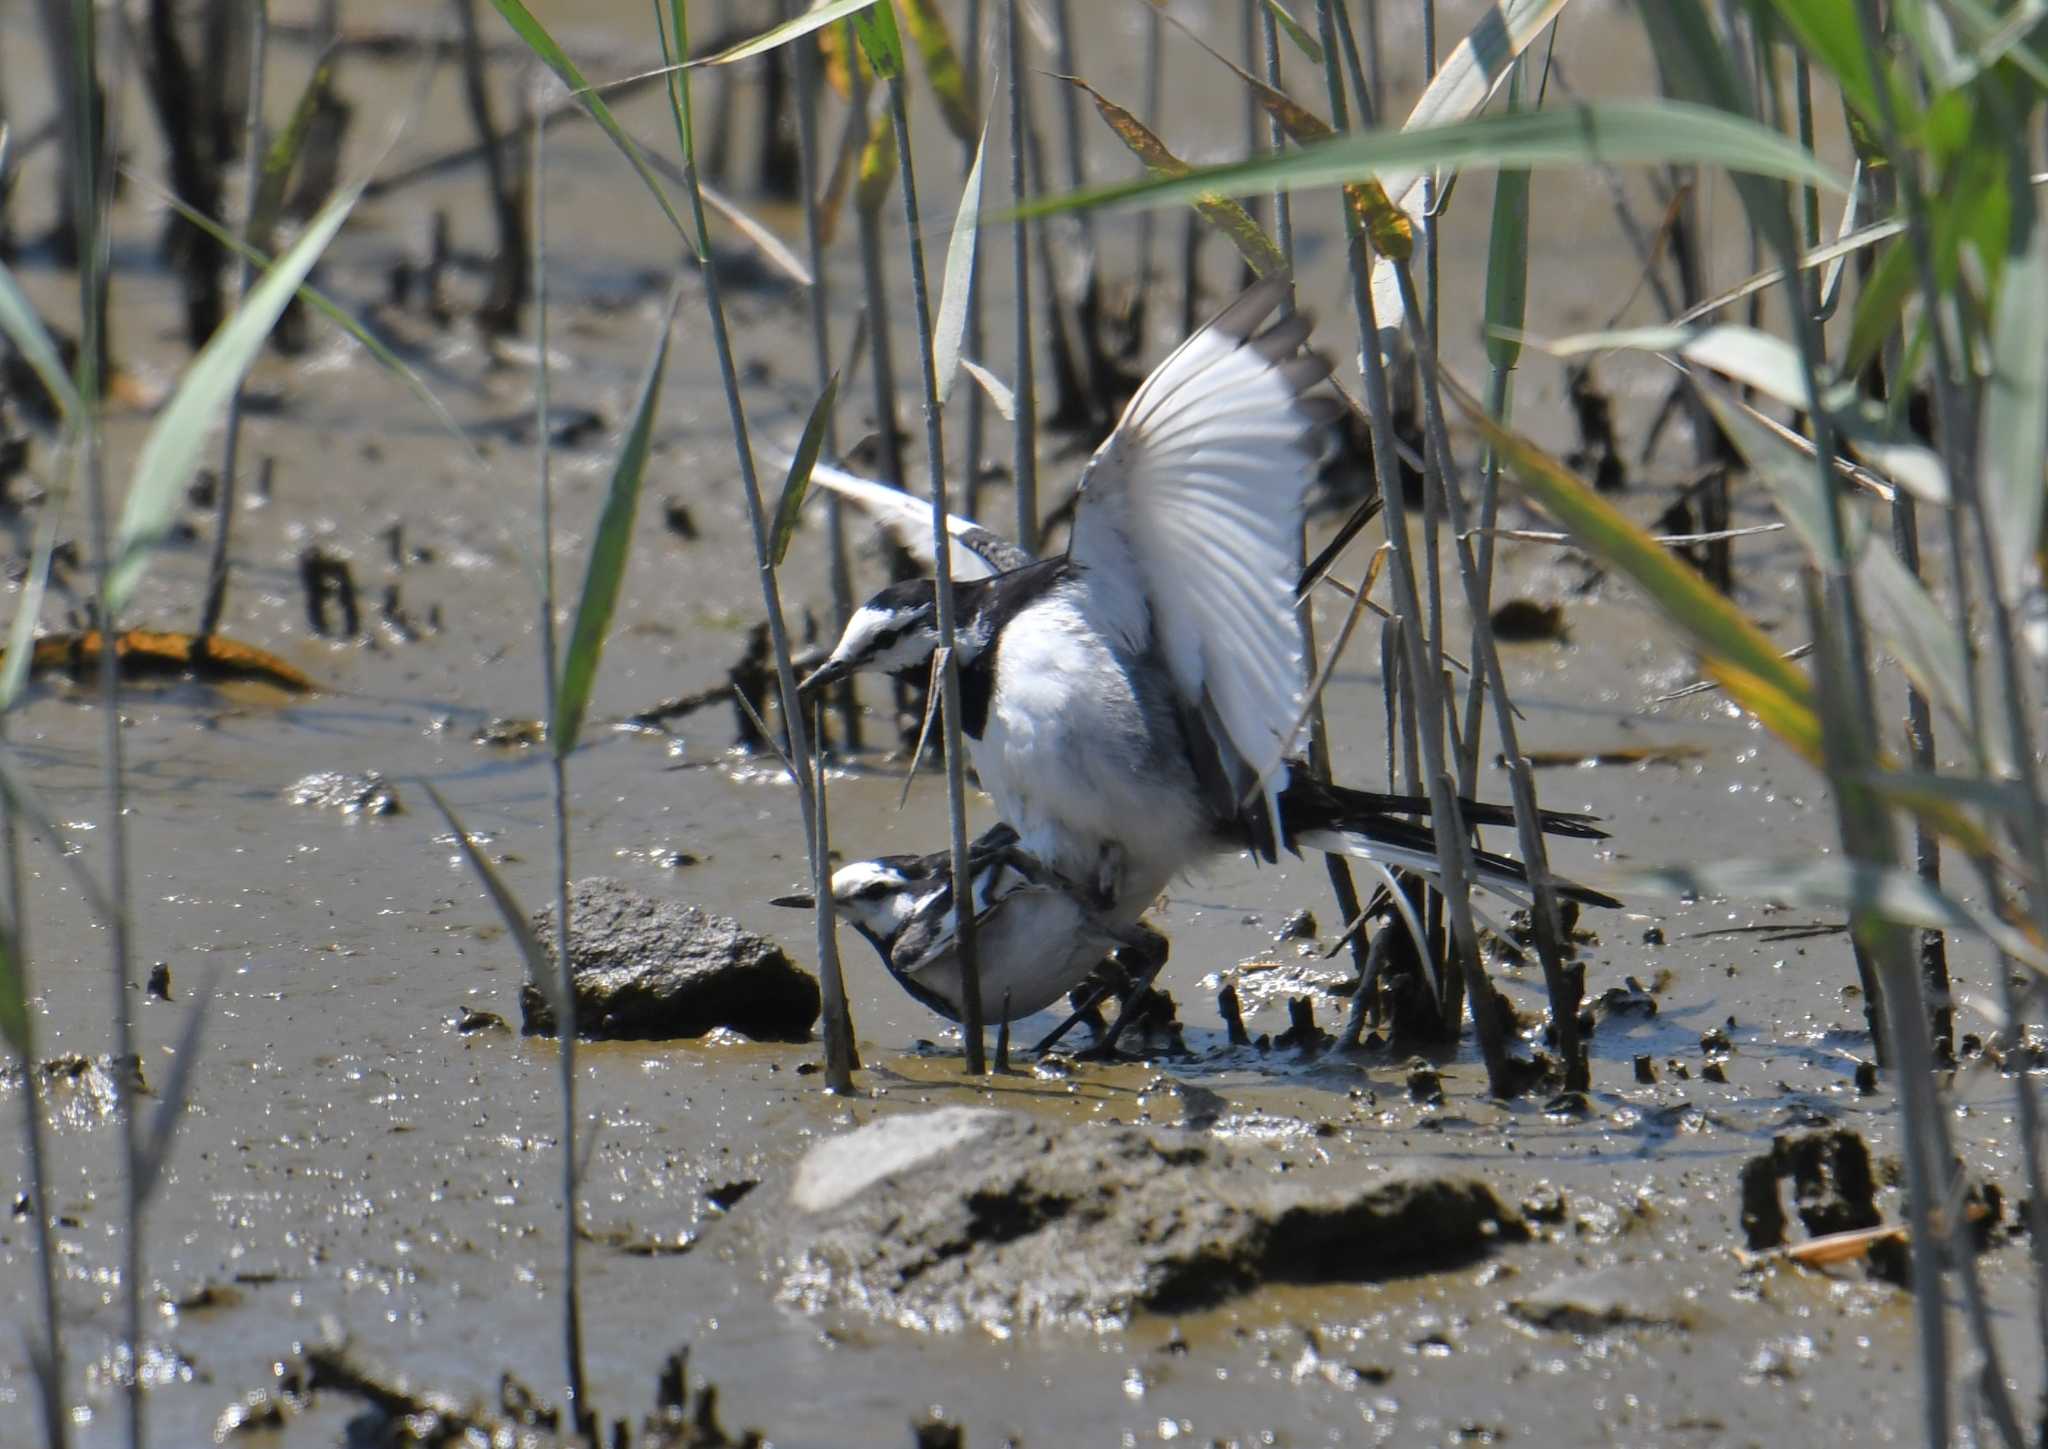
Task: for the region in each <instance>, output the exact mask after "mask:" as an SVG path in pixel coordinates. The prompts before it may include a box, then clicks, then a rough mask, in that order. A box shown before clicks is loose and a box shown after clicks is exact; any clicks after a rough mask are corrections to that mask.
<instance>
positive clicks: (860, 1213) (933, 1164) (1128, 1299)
mask: <svg viewBox="0 0 2048 1449" xmlns="http://www.w3.org/2000/svg"><path fill="white" fill-rule="evenodd" d="M1274 1165H1275V1159H1274V1156H1273V1154H1272V1153H1271V1152H1269V1151H1267V1150H1265V1149H1260V1148H1255V1147H1244V1146H1239V1145H1236V1144H1233V1143H1227V1142H1220V1141H1218V1140H1217V1139H1215V1138H1214V1137H1212V1136H1210V1135H1208V1134H1205V1133H1194V1132H1183V1131H1176V1130H1171V1129H1150V1130H1148V1129H1144V1128H1138V1127H1070V1128H1063V1127H1059V1126H1055V1125H1052V1124H1048V1123H1043V1122H1039V1121H1035V1120H1033V1119H1031V1118H1028V1117H1025V1116H1023V1115H1021V1114H1018V1113H1012V1112H1000V1111H994V1110H991V1109H988V1108H980V1107H947V1108H942V1109H940V1110H938V1111H935V1112H925V1113H917V1114H901V1115H895V1116H889V1117H884V1118H881V1119H879V1120H877V1121H874V1122H870V1123H868V1124H867V1125H866V1126H864V1127H861V1128H858V1129H856V1130H855V1131H852V1132H849V1133H846V1134H844V1135H842V1136H839V1137H835V1138H831V1139H829V1140H827V1141H825V1142H821V1143H819V1144H818V1145H817V1146H815V1147H813V1148H812V1149H811V1150H810V1152H809V1153H808V1154H806V1156H805V1157H804V1158H803V1160H802V1161H801V1162H800V1163H799V1164H798V1166H797V1168H796V1171H795V1173H794V1175H793V1177H792V1178H791V1180H790V1184H789V1187H788V1188H787V1190H786V1191H785V1192H783V1193H782V1194H780V1195H779V1201H777V1202H776V1203H775V1205H774V1206H772V1207H770V1208H769V1209H768V1210H767V1212H766V1214H765V1215H762V1216H756V1217H753V1218H750V1219H748V1218H746V1215H745V1214H742V1215H741V1217H742V1219H745V1220H747V1221H749V1222H750V1223H751V1224H752V1225H753V1228H752V1230H753V1231H755V1232H757V1233H758V1235H759V1239H760V1242H761V1243H762V1245H763V1246H764V1248H765V1249H766V1251H767V1253H768V1255H769V1257H770V1258H771V1260H772V1261H773V1265H774V1266H773V1272H774V1274H775V1275H776V1276H777V1277H778V1278H779V1279H780V1280H781V1296H782V1298H783V1299H784V1301H786V1302H789V1303H792V1304H795V1305H797V1306H799V1307H802V1308H805V1309H809V1310H815V1309H819V1308H823V1307H825V1306H827V1305H836V1306H845V1307H853V1308H859V1309H861V1310H863V1311H866V1312H870V1313H874V1314H876V1315H878V1316H881V1317H883V1318H886V1319H889V1320H892V1321H894V1322H896V1323H899V1324H902V1325H904V1326H906V1327H914V1328H923V1329H951V1328H959V1327H964V1326H967V1325H971V1324H972V1325H980V1326H982V1327H984V1328H987V1329H989V1330H991V1331H994V1332H998V1333H1008V1332H1011V1331H1014V1330H1017V1329H1020V1328H1030V1327H1036V1326H1048V1325H1053V1324H1071V1325H1075V1326H1085V1327H1094V1328H1113V1327H1119V1326H1121V1325H1123V1324H1125V1323H1127V1322H1128V1321H1129V1320H1130V1319H1131V1318H1132V1317H1133V1316H1134V1315H1135V1314H1138V1313H1144V1312H1154V1313H1169V1314H1172V1313H1183V1312H1188V1311H1192V1310H1194V1309H1197V1308H1201V1307H1205V1306H1208V1305H1212V1304H1216V1303H1220V1302H1223V1301H1225V1300H1228V1299H1230V1298H1233V1297H1236V1296H1238V1295H1239V1294H1242V1293H1245V1292H1247V1291H1249V1290H1251V1289H1253V1288H1255V1287H1257V1286H1258V1285H1260V1284H1262V1283H1269V1282H1279V1283H1327V1282H1372V1281H1378V1280H1381V1279H1385V1278H1389V1277H1397V1276H1404V1275H1406V1274H1409V1273H1413V1272H1417V1271H1422V1270H1424V1269H1427V1268H1432V1267H1443V1266H1448V1265H1452V1264H1458V1263H1467V1262H1471V1261H1473V1260H1476V1259H1478V1258H1480V1257H1483V1256H1484V1255H1486V1254H1487V1253H1488V1252H1490V1251H1491V1250H1492V1249H1493V1247H1494V1246H1495V1245H1496V1244H1497V1243H1500V1242H1502V1241H1508V1240H1513V1241H1520V1240H1522V1239H1524V1238H1526V1237H1527V1235H1528V1230H1527V1228H1526V1227H1525V1226H1524V1225H1523V1223H1522V1221H1521V1219H1520V1218H1519V1217H1517V1216H1516V1215H1515V1214H1514V1213H1513V1212H1511V1211H1510V1210H1508V1209H1507V1208H1505V1207H1503V1206H1502V1205H1501V1203H1500V1202H1499V1200H1498V1199H1496V1198H1495V1196H1494V1194H1493V1191H1492V1189H1491V1188H1489V1187H1488V1186H1487V1185H1486V1184H1485V1183H1484V1182H1483V1181H1481V1180H1480V1179H1478V1178H1476V1177H1471V1176H1464V1175H1439V1174H1434V1173H1428V1172H1405V1173H1395V1174H1392V1175H1383V1176H1380V1177H1377V1178H1366V1177H1364V1176H1363V1175H1362V1173H1358V1172H1354V1171H1352V1170H1349V1169H1345V1168H1336V1167H1332V1168H1323V1169H1311V1170H1297V1171H1295V1172H1291V1173H1288V1174H1286V1175H1285V1176H1284V1177H1282V1176H1279V1175H1278V1174H1276V1173H1275V1171H1274ZM751 1211H752V1209H751V1208H750V1209H749V1212H751Z"/></svg>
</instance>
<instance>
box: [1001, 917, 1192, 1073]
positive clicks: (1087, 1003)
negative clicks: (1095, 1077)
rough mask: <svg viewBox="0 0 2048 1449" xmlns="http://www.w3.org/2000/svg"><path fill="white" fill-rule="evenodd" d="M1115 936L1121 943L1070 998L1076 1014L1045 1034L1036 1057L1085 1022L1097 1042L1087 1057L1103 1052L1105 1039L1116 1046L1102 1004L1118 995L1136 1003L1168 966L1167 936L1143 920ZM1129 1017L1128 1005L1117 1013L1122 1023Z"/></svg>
mask: <svg viewBox="0 0 2048 1449" xmlns="http://www.w3.org/2000/svg"><path fill="white" fill-rule="evenodd" d="M1112 934H1113V935H1114V936H1115V937H1116V939H1117V940H1118V941H1120V942H1121V943H1122V944H1121V945H1119V946H1118V947H1117V949H1116V950H1115V951H1114V952H1113V953H1112V954H1111V955H1110V956H1108V957H1107V958H1106V959H1105V960H1104V961H1103V963H1102V964H1101V965H1100V966H1098V967H1096V968H1095V970H1094V971H1093V972H1092V973H1090V975H1089V978H1088V981H1087V983H1086V984H1085V985H1083V986H1082V987H1080V988H1078V989H1076V990H1075V991H1073V992H1072V993H1070V994H1069V995H1068V998H1067V999H1068V1000H1069V1001H1071V1002H1072V1003H1073V1004H1074V1011H1073V1013H1072V1014H1071V1015H1070V1016H1068V1017H1067V1019H1066V1020H1065V1021H1062V1022H1061V1023H1060V1024H1059V1025H1058V1026H1056V1027H1054V1028H1053V1029H1052V1030H1051V1031H1049V1032H1047V1033H1046V1034H1045V1036H1044V1038H1043V1039H1042V1040H1040V1042H1039V1043H1038V1045H1037V1046H1036V1047H1034V1048H1032V1051H1033V1052H1034V1054H1036V1055H1038V1056H1044V1055H1045V1054H1046V1053H1047V1052H1049V1051H1051V1050H1052V1049H1053V1048H1054V1047H1055V1046H1057V1045H1058V1044H1059V1042H1060V1039H1061V1038H1062V1037H1064V1036H1065V1035H1066V1034H1067V1033H1068V1032H1070V1031H1072V1030H1073V1029H1074V1028H1075V1027H1077V1026H1079V1025H1080V1024H1081V1023H1082V1022H1084V1021H1085V1022H1087V1023H1088V1027H1089V1030H1090V1031H1092V1032H1093V1033H1094V1035H1095V1043H1096V1044H1095V1045H1093V1046H1090V1047H1089V1048H1088V1050H1087V1051H1086V1052H1084V1053H1083V1055H1084V1056H1090V1055H1093V1054H1095V1053H1097V1052H1099V1051H1101V1050H1102V1043H1103V1042H1104V1040H1105V1039H1107V1040H1108V1041H1110V1042H1111V1043H1112V1044H1113V1043H1114V1041H1115V1037H1114V1036H1113V1035H1112V1034H1111V1033H1110V1032H1109V1031H1108V1030H1106V1029H1105V1023H1104V1022H1103V1020H1102V1003H1103V1002H1104V1001H1106V1000H1108V999H1109V997H1110V995H1111V993H1115V994H1116V995H1117V996H1119V997H1121V998H1122V999H1123V1000H1124V1001H1125V1002H1126V1003H1129V1002H1132V1001H1136V1000H1137V999H1138V998H1139V997H1140V996H1142V995H1143V994H1144V992H1145V991H1146V989H1147V988H1149V987H1150V986H1151V984H1152V978H1153V977H1155V976H1157V975H1158V974H1159V968H1160V967H1161V966H1163V965H1165V964H1166V952H1167V942H1166V937H1165V936H1163V935H1161V934H1160V933H1159V932H1157V931H1155V930H1153V929H1152V928H1151V927H1150V926H1148V925H1146V924H1145V923H1144V922H1143V921H1134V922H1132V923H1131V924H1130V925H1129V926H1126V927H1124V928H1122V929H1120V930H1116V931H1114V932H1112ZM1155 958H1156V959H1155ZM1118 974H1121V975H1122V977H1123V980H1122V981H1121V982H1119V981H1118V980H1117V975H1118ZM1128 1015H1130V1009H1129V1007H1128V1005H1127V1006H1126V1007H1125V1008H1124V1010H1123V1011H1121V1012H1120V1013H1119V1014H1118V1016H1117V1020H1118V1022H1119V1023H1121V1022H1122V1021H1123V1019H1124V1017H1126V1016H1128Z"/></svg>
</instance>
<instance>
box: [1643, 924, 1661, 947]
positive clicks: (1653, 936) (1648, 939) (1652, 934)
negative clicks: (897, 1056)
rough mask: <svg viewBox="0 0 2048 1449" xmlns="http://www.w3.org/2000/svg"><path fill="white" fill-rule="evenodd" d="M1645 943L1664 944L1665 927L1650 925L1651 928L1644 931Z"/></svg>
mask: <svg viewBox="0 0 2048 1449" xmlns="http://www.w3.org/2000/svg"><path fill="white" fill-rule="evenodd" d="M1643 944H1644V945H1645V946H1661V945H1663V944H1664V928H1663V927H1662V926H1652V927H1650V929H1649V930H1647V931H1645V932H1643Z"/></svg>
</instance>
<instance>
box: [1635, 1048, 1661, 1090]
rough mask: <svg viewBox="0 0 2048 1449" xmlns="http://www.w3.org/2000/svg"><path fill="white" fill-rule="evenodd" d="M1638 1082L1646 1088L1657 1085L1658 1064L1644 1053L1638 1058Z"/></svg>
mask: <svg viewBox="0 0 2048 1449" xmlns="http://www.w3.org/2000/svg"><path fill="white" fill-rule="evenodd" d="M1636 1080H1637V1081H1638V1082H1641V1083H1642V1084H1643V1085H1644V1086H1646V1087H1654V1086H1656V1085H1657V1064H1656V1063H1655V1062H1654V1061H1652V1060H1651V1059H1650V1054H1649V1053H1648V1052H1644V1053H1642V1054H1641V1055H1639V1056H1638V1057H1637V1058H1636Z"/></svg>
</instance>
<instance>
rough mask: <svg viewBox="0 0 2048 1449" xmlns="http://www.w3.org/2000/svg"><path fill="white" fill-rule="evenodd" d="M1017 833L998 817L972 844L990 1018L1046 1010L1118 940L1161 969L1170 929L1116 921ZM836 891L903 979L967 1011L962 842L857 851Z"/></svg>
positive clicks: (1147, 967)
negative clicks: (957, 916)
mask: <svg viewBox="0 0 2048 1449" xmlns="http://www.w3.org/2000/svg"><path fill="white" fill-rule="evenodd" d="M1016 842H1017V833H1016V831H1014V830H1012V829H1011V828H1010V827H1009V826H1007V825H998V826H996V827H994V828H993V829H991V830H989V831H987V832H985V833H984V834H983V835H982V836H981V837H980V838H979V839H977V840H976V841H975V842H974V844H973V846H972V847H971V848H970V851H969V856H968V859H969V865H970V869H971V870H972V872H973V874H974V892H975V896H974V899H975V926H974V939H975V955H976V959H977V961H978V963H979V969H980V973H981V994H982V1000H984V1001H986V1002H987V1003H989V1008H990V1010H989V1013H988V1015H989V1018H990V1019H991V1020H995V1021H1017V1020H1020V1019H1022V1018H1023V1017H1027V1016H1030V1015H1031V1014H1032V1013H1034V1012H1038V1011H1043V1010H1044V1009H1045V1008H1046V1007H1048V1006H1051V1005H1052V1004H1053V1003H1055V1002H1057V1001H1058V1000H1059V999H1060V998H1061V997H1063V996H1065V995H1066V994H1067V993H1068V992H1070V991H1072V990H1074V989H1075V988H1077V987H1078V986H1080V985H1081V984H1082V983H1083V982H1084V981H1085V980H1087V978H1088V976H1089V974H1090V973H1091V972H1092V971H1094V970H1095V968H1096V967H1097V966H1098V965H1100V964H1101V963H1102V961H1103V958H1104V957H1106V956H1109V955H1111V954H1112V953H1116V952H1122V951H1129V952H1132V953H1135V957H1136V961H1137V963H1138V964H1140V965H1141V967H1142V969H1143V970H1144V972H1145V974H1146V977H1147V979H1148V980H1149V977H1150V974H1151V973H1153V972H1156V970H1157V968H1158V966H1159V965H1160V964H1163V963H1164V961H1165V959H1166V950H1165V946H1166V941H1165V938H1164V937H1163V936H1160V935H1159V934H1158V933H1157V932H1156V931H1153V930H1152V929H1151V928H1150V927H1147V926H1144V925H1142V924H1138V923H1132V924H1127V925H1122V926H1112V925H1111V924H1110V923H1109V922H1108V921H1107V920H1106V919H1105V918H1104V917H1103V915H1102V914H1101V912H1100V911H1099V910H1098V909H1097V908H1096V907H1095V905H1094V903H1093V902H1091V901H1089V900H1088V899H1087V898H1086V897H1085V896H1084V895H1083V893H1082V892H1080V891H1079V890H1076V889H1075V888H1074V887H1073V886H1071V885H1069V884H1068V883H1067V882H1066V881H1064V880H1061V879H1059V878H1058V877H1056V876H1054V875H1053V874H1052V873H1051V872H1049V871H1047V870H1046V869H1045V868H1044V866H1043V865H1041V864H1040V863H1039V862H1038V861H1036V860H1035V859H1034V858H1033V857H1031V856H1030V855H1029V854H1028V853H1026V852H1024V851H1022V850H1019V849H1017V848H1016ZM832 899H833V901H834V903H835V904H836V905H837V907H838V910H839V915H840V918H841V919H842V920H844V921H845V922H846V923H847V924H848V925H850V926H852V927H853V928H854V930H856V931H858V932H859V933H860V934H861V936H862V937H863V938H864V939H865V940H866V941H867V943H868V944H869V945H870V946H873V947H874V948H875V954H876V955H877V956H879V957H881V958H882V965H883V967H884V968H885V969H887V971H888V972H889V974H890V975H891V976H892V977H894V978H895V979H896V983H897V984H898V985H899V986H901V987H902V988H903V989H904V990H905V991H907V992H909V993H910V995H911V996H912V997H913V998H914V999H916V1000H917V1001H918V1002H919V1004H921V1005H923V1006H925V1007H928V1008H929V1009H931V1010H932V1011H935V1012H937V1013H938V1014H939V1015H940V1016H943V1017H944V1018H946V1020H948V1021H955V1022H957V1021H959V1020H960V1019H961V1015H962V1007H961V1004H960V1002H961V977H960V954H959V951H958V949H957V937H956V936H955V935H954V933H953V924H954V922H953V877H952V866H951V854H950V852H946V851H939V852H935V853H934V854H931V855H883V856H877V857H875V858H874V859H872V860H857V861H853V862H851V863H850V864H847V865H843V866H841V867H840V868H839V869H838V870H836V871H834V872H833V873H832ZM771 904H773V905H778V906H794V907H802V908H809V907H810V906H812V905H813V904H814V902H813V900H812V898H811V897H810V895H808V894H802V895H789V896H778V897H777V898H776V899H775V900H774V901H773V902H771Z"/></svg>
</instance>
